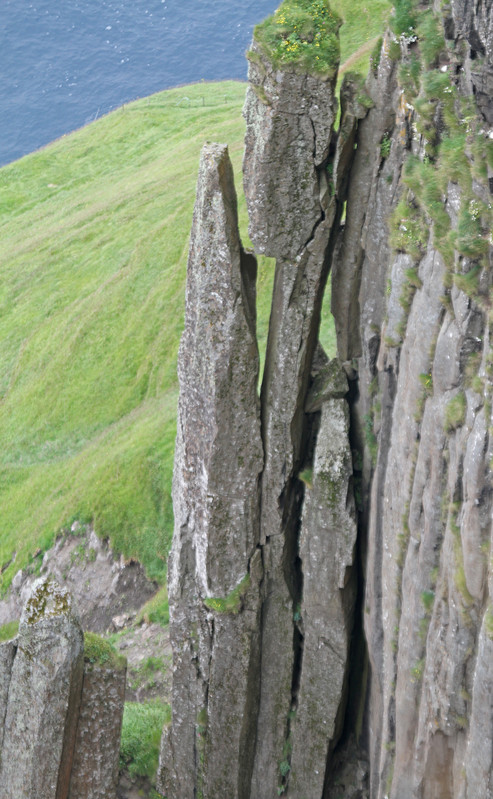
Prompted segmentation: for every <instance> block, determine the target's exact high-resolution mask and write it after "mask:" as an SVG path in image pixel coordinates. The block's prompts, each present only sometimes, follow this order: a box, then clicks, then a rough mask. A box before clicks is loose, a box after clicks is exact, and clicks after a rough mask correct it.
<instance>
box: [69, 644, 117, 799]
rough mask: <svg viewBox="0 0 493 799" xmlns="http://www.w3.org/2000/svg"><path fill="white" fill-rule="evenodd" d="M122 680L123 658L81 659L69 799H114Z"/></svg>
mask: <svg viewBox="0 0 493 799" xmlns="http://www.w3.org/2000/svg"><path fill="white" fill-rule="evenodd" d="M122 661H123V662H122ZM125 678H126V663H125V662H124V659H123V658H121V662H119V663H118V664H116V663H115V662H114V661H108V662H107V663H103V664H98V663H91V662H90V661H89V660H88V659H87V658H85V659H84V677H83V682H82V696H81V703H80V711H79V718H78V721H77V736H76V739H75V749H74V758H73V763H72V770H71V776H70V790H69V794H68V796H69V799H116V788H117V783H118V761H119V755H120V737H121V728H122V720H123V704H124V699H125Z"/></svg>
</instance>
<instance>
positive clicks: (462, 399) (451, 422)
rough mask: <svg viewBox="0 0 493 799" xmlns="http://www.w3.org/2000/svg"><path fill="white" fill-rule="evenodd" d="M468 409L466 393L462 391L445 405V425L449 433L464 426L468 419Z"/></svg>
mask: <svg viewBox="0 0 493 799" xmlns="http://www.w3.org/2000/svg"><path fill="white" fill-rule="evenodd" d="M466 411H467V401H466V395H465V394H464V392H463V391H460V392H459V393H458V394H456V395H455V397H453V398H452V399H451V400H449V402H447V404H446V406H445V415H444V421H443V427H444V429H445V431H446V432H447V433H452V432H453V431H454V430H456V429H457V428H458V427H462V425H463V424H464V422H465V420H466Z"/></svg>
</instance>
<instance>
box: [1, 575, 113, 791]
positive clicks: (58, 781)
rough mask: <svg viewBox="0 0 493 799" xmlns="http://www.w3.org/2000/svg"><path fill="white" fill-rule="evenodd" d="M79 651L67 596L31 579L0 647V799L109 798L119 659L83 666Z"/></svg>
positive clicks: (76, 625) (45, 580) (81, 640)
mask: <svg viewBox="0 0 493 799" xmlns="http://www.w3.org/2000/svg"><path fill="white" fill-rule="evenodd" d="M83 651H84V637H83V634H82V630H81V627H80V623H79V619H78V616H77V615H76V613H75V611H74V609H73V606H72V599H71V596H70V594H69V593H68V591H67V590H66V589H65V588H62V587H61V586H59V585H58V584H57V583H55V581H54V580H53V579H52V578H43V577H42V578H40V579H38V581H37V582H36V583H35V584H34V585H33V588H32V591H31V594H30V596H29V597H28V600H27V603H26V606H25V608H24V611H23V614H22V617H21V622H20V625H19V634H18V636H17V637H16V638H15V639H14V640H13V641H7V642H6V643H3V644H1V645H0V678H1V679H0V780H1V782H0V785H1V786H2V787H1V795H2V799H4V798H5V799H19V798H20V797H26V799H29V798H30V797H32V799H43V798H44V797H46V799H67V798H68V797H69V796H70V797H74V798H75V797H76V798H77V799H96V798H97V797H98V798H100V799H103V797H104V799H111V797H116V783H117V777H118V756H119V751H120V730H121V722H122V717H123V697H124V693H125V661H124V658H120V660H119V664H120V667H119V668H116V667H115V666H114V664H111V665H106V666H105V668H103V669H102V668H99V667H98V666H94V665H93V664H92V663H90V662H87V663H86V664H85V668H84V655H83Z"/></svg>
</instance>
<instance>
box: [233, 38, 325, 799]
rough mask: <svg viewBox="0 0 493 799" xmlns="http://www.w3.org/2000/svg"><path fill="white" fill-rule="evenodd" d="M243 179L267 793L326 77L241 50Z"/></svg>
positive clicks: (285, 663) (289, 651)
mask: <svg viewBox="0 0 493 799" xmlns="http://www.w3.org/2000/svg"><path fill="white" fill-rule="evenodd" d="M249 82H250V84H249V88H248V91H247V97H246V102H245V109H244V115H245V118H246V123H247V130H246V139H245V159H244V165H243V168H244V187H245V195H246V199H247V206H248V213H249V218H250V236H251V239H252V241H253V243H254V246H255V249H256V251H257V252H260V253H265V254H266V255H268V256H273V257H275V258H276V259H277V263H276V274H275V281H274V293H273V299H272V311H271V319H270V326H269V336H268V344H267V354H266V361H265V373H264V381H263V386H262V435H263V443H264V451H265V468H264V472H263V476H262V500H261V543H262V545H263V548H264V565H265V569H266V573H265V583H264V597H265V601H264V604H263V611H262V665H261V700H260V709H259V718H258V729H257V746H256V757H255V766H254V773H253V782H252V794H251V795H252V796H255V797H256V799H271V797H272V796H275V795H276V794H277V791H278V788H279V785H280V783H281V782H282V771H281V772H280V764H281V763H282V762H283V761H284V760H285V750H286V742H287V740H288V737H289V716H290V711H291V709H292V704H293V696H292V689H293V685H294V684H295V683H296V679H297V678H296V674H295V671H296V668H297V665H296V664H297V654H296V631H295V627H294V623H293V612H294V607H295V605H296V602H297V600H298V598H299V597H298V594H299V585H298V584H297V583H298V581H299V575H298V574H297V573H296V557H297V551H296V550H297V536H298V532H299V515H300V499H301V491H300V487H301V484H300V483H299V482H298V481H297V480H296V473H297V471H298V470H299V468H300V465H301V460H302V457H303V446H304V435H303V432H304V425H305V417H304V402H305V395H306V391H307V387H308V382H309V379H310V370H311V365H312V359H313V353H314V350H315V346H316V343H317V336H318V327H319V320H320V307H321V302H322V297H323V291H324V287H325V282H326V278H327V272H328V268H329V251H330V231H331V228H332V225H333V223H334V219H335V218H336V212H337V203H336V201H335V198H334V197H332V196H331V191H330V187H329V181H328V173H327V170H326V166H327V164H328V161H329V145H330V138H331V129H332V124H333V121H334V117H335V108H336V103H335V101H334V84H335V77H334V78H330V79H326V80H324V79H322V78H320V77H317V76H314V75H307V74H306V73H305V74H302V73H300V72H297V71H295V70H294V69H291V70H285V71H281V70H276V69H275V68H274V67H273V65H272V64H271V63H270V61H269V59H268V57H267V56H266V55H265V53H264V52H263V50H261V48H260V46H259V45H257V44H256V42H255V40H254V42H253V46H252V50H251V53H250V68H249Z"/></svg>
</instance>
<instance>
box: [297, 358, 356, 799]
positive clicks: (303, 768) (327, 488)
mask: <svg viewBox="0 0 493 799" xmlns="http://www.w3.org/2000/svg"><path fill="white" fill-rule="evenodd" d="M339 370H340V373H342V375H341V376H340V377H339V376H336V381H334V382H335V385H334V386H333V389H332V391H333V392H334V393H335V394H336V396H332V397H330V398H328V399H327V400H326V401H325V402H324V403H323V405H322V410H321V419H320V428H319V431H318V435H317V442H316V446H315V455H314V462H313V472H312V475H311V476H310V477H311V479H310V478H309V482H308V483H307V490H306V493H305V501H304V505H303V519H302V527H301V534H300V545H299V557H300V560H301V569H302V574H303V592H302V600H301V606H300V610H299V626H300V632H301V635H302V637H303V653H302V661H301V664H300V685H299V690H298V696H297V705H296V718H295V722H294V723H293V725H292V730H291V740H292V754H291V774H290V779H289V788H288V791H287V795H288V796H292V797H298V796H306V797H307V799H308V797H310V798H313V799H318V797H321V796H322V794H323V790H324V782H325V780H326V768H325V764H326V763H327V762H328V761H329V756H330V754H331V751H332V749H333V748H334V744H335V743H336V742H337V740H338V739H339V737H340V734H341V725H342V722H343V717H344V716H343V714H344V710H345V704H344V703H345V690H346V679H347V673H348V654H349V645H350V639H351V633H352V629H353V618H354V603H355V599H356V580H355V572H354V570H353V569H352V566H353V562H354V549H355V544H356V532H357V531H356V519H355V516H356V511H355V503H354V497H353V492H352V484H351V482H350V481H349V480H348V476H349V475H351V473H352V457H351V449H350V446H349V411H348V406H347V402H346V400H345V399H343V397H344V396H345V395H346V394H347V381H346V378H345V375H344V372H343V371H342V369H341V367H340V366H339ZM337 377H339V379H337ZM338 383H339V386H338V385H337V384H338ZM341 383H342V390H341ZM344 383H346V386H345V387H344ZM344 388H345V389H346V390H344ZM326 390H327V391H329V392H330V387H327V389H326ZM338 393H339V397H338V396H337V394H338ZM341 394H342V397H341Z"/></svg>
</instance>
